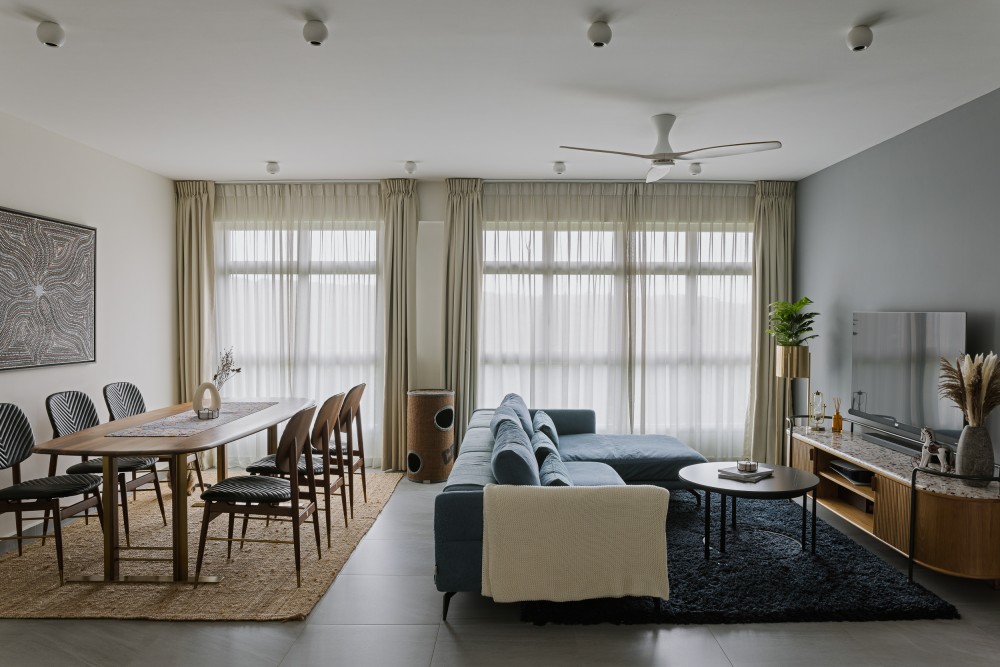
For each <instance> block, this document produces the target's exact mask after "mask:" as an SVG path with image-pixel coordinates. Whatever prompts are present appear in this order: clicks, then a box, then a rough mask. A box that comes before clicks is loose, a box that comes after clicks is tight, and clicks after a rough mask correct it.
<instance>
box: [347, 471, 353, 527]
mask: <svg viewBox="0 0 1000 667" xmlns="http://www.w3.org/2000/svg"><path fill="white" fill-rule="evenodd" d="M347 481H348V486H350V487H351V489H350V494H351V518H352V519H353V518H354V466H353V465H349V466H348V468H347Z"/></svg>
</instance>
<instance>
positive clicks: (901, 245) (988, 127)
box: [795, 90, 1000, 452]
mask: <svg viewBox="0 0 1000 667" xmlns="http://www.w3.org/2000/svg"><path fill="white" fill-rule="evenodd" d="M797 192H798V194H797V216H798V219H797V230H796V244H795V246H796V253H795V294H796V296H797V297H798V296H802V295H805V296H808V297H809V298H811V299H812V300H813V301H815V302H816V304H815V308H816V309H817V310H818V311H819V312H821V313H822V316H821V317H820V318H819V320H818V326H817V333H819V336H820V337H819V338H818V339H815V340H813V341H811V342H810V347H811V348H812V373H813V380H812V386H813V389H814V390H816V389H819V390H821V391H823V392H824V394H825V395H826V397H827V398H828V400H827V403H828V405H829V406H830V407H829V409H830V411H831V412H832V410H833V402H832V400H829V398H830V397H831V396H836V395H839V396H840V397H841V398H842V399H843V403H844V404H845V405H848V406H849V404H850V401H849V397H850V389H851V314H852V312H854V311H865V310H871V311H892V310H895V311H910V310H912V311H945V310H958V311H966V312H967V313H968V352H972V353H975V352H988V351H990V350H994V351H997V352H1000V90H997V91H994V92H992V93H989V94H987V95H984V96H983V97H980V98H979V99H976V100H973V101H972V102H969V103H968V104H965V105H963V106H961V107H958V108H957V109H954V110H952V111H950V112H948V113H946V114H944V115H942V116H939V117H937V118H934V119H932V120H930V121H928V122H926V123H924V124H923V125H919V126H917V127H915V128H913V129H912V130H909V131H908V132H905V133H903V134H901V135H899V136H897V137H894V138H892V139H890V140H888V141H886V142H884V143H882V144H879V145H877V146H874V147H873V148H870V149H868V150H866V151H864V152H862V153H859V154H857V155H855V156H853V157H851V158H848V159H846V160H844V161H843V162H839V163H837V164H835V165H833V166H831V167H828V168H826V169H824V170H823V171H820V172H817V173H816V174H813V175H812V176H809V177H808V178H806V179H804V180H802V181H800V182H799V184H798V191H797ZM959 352H960V350H956V351H955V354H956V356H957V354H958V353H959ZM998 412H1000V411H998ZM998 417H1000V415H994V418H993V419H991V420H990V421H991V431H992V434H993V439H994V447H996V448H997V449H998V452H1000V430H998V429H997V423H998Z"/></svg>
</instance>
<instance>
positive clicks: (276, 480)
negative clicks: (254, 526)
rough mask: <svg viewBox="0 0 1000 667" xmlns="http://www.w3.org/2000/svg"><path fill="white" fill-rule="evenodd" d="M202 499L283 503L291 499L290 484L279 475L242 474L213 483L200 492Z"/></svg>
mask: <svg viewBox="0 0 1000 667" xmlns="http://www.w3.org/2000/svg"><path fill="white" fill-rule="evenodd" d="M201 499H202V500H217V501H223V502H226V501H228V502H234V503H283V502H286V501H289V500H291V499H292V485H291V482H289V481H288V480H287V479H281V478H280V477H261V476H256V475H254V476H250V475H242V476H240V477H229V478H227V479H224V480H223V481H221V482H219V483H218V484H213V485H212V486H210V487H209V488H208V490H207V491H205V492H204V493H202V494H201Z"/></svg>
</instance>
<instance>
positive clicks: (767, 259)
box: [745, 181, 795, 463]
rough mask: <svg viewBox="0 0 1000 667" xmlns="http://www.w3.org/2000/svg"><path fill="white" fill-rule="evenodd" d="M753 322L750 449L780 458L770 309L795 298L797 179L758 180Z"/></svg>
mask: <svg viewBox="0 0 1000 667" xmlns="http://www.w3.org/2000/svg"><path fill="white" fill-rule="evenodd" d="M753 242H754V252H753V302H752V308H753V328H752V330H751V336H752V338H751V345H752V352H751V354H752V357H751V367H750V402H749V404H748V406H747V426H746V445H745V446H746V453H747V455H748V456H752V457H753V458H754V459H756V460H758V461H767V462H769V463H775V462H777V461H779V460H780V451H781V450H780V444H781V432H782V426H781V396H780V392H781V391H782V388H783V381H782V380H779V379H778V378H776V377H775V376H774V341H773V340H772V339H771V336H769V335H768V334H767V309H768V306H769V305H770V304H771V303H773V302H774V301H788V300H790V299H791V298H792V260H793V257H794V254H795V183H788V182H782V181H759V182H758V183H757V195H756V202H755V206H754V234H753Z"/></svg>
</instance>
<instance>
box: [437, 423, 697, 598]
mask: <svg viewBox="0 0 1000 667" xmlns="http://www.w3.org/2000/svg"><path fill="white" fill-rule="evenodd" d="M536 412H537V411H536V410H531V411H530V413H531V416H532V418H534V416H535V413H536ZM545 413H546V414H548V415H549V416H550V417H551V419H552V421H553V422H554V424H555V428H556V430H557V431H558V443H557V447H558V450H559V456H560V457H561V458H562V460H563V462H564V464H565V469H566V471H567V472H568V475H569V477H570V478H571V480H572V484H573V485H575V486H607V485H625V484H643V485H655V486H661V487H664V488H667V489H686V488H687V486H686V485H685V484H684V482H681V481H680V480H679V479H678V476H677V472H678V471H679V470H680V469H681V468H683V467H684V466H687V465H691V464H694V463H703V462H705V460H706V459H705V457H704V456H702V455H701V454H699V453H698V452H696V451H694V450H693V449H691V448H690V447H688V446H687V445H685V444H684V443H682V442H681V441H679V440H678V439H676V438H673V437H670V436H663V435H604V434H598V433H596V415H595V413H594V411H593V410H559V409H552V410H548V409H546V410H545ZM493 417H494V410H477V411H476V412H475V413H473V416H472V419H471V421H470V422H469V427H468V430H467V431H466V434H465V438H464V439H463V440H462V444H461V447H460V449H459V455H458V457H457V459H456V460H455V465H454V467H453V469H452V472H451V475H450V476H449V477H448V481H447V482H446V483H445V487H444V489H443V491H442V492H441V493H440V494H439V495H438V496H437V498H436V500H435V505H434V546H435V583H436V585H437V588H438V590H439V591H441V592H443V593H444V594H445V599H444V615H445V616H446V615H447V613H448V602H449V600H450V598H451V596H453V595H454V594H455V593H456V592H474V593H480V591H481V590H482V557H483V489H484V487H485V486H486V485H488V484H497V483H498V482H497V479H496V477H494V474H493V467H492V459H493V449H494V444H495V441H494V436H493V433H492V432H491V430H490V424H491V421H492V420H493Z"/></svg>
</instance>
